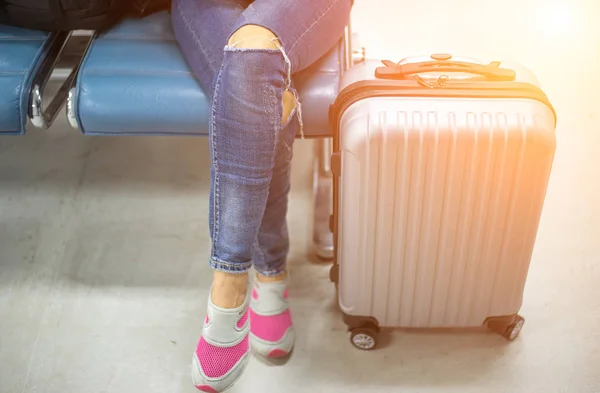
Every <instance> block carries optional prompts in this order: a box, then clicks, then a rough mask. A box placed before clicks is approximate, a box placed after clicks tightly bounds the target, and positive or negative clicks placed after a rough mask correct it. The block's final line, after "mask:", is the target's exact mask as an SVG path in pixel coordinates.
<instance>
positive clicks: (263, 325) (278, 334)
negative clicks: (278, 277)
mask: <svg viewBox="0 0 600 393" xmlns="http://www.w3.org/2000/svg"><path fill="white" fill-rule="evenodd" d="M287 286H288V280H287V279H285V280H282V281H276V282H269V283H264V282H260V281H258V279H255V280H254V288H253V289H252V299H251V300H250V346H251V347H252V350H253V351H254V352H255V353H257V354H258V355H261V356H264V357H267V358H281V357H285V356H287V355H289V353H290V352H291V351H292V348H293V347H294V342H295V341H296V334H295V332H294V326H293V324H292V316H291V313H290V306H289V304H288V300H287V299H288V290H287Z"/></svg>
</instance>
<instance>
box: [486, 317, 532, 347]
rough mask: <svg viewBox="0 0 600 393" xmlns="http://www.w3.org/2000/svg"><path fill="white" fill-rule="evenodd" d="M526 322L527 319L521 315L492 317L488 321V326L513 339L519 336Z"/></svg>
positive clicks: (509, 339)
mask: <svg viewBox="0 0 600 393" xmlns="http://www.w3.org/2000/svg"><path fill="white" fill-rule="evenodd" d="M524 324H525V319H524V318H523V317H522V316H520V315H514V316H511V317H497V318H491V319H490V320H489V321H488V327H489V328H490V329H491V330H492V331H493V332H495V333H498V334H499V335H501V336H502V337H504V338H506V339H507V340H508V341H513V340H514V339H516V338H517V337H518V336H519V333H521V330H523V325H524Z"/></svg>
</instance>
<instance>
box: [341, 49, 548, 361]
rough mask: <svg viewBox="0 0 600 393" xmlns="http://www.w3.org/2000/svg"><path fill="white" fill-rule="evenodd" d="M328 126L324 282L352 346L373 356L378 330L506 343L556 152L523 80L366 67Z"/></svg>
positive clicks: (534, 93) (423, 68)
mask: <svg viewBox="0 0 600 393" xmlns="http://www.w3.org/2000/svg"><path fill="white" fill-rule="evenodd" d="M330 120H331V124H332V127H333V135H334V137H333V155H332V159H331V170H332V172H333V176H334V193H333V194H334V201H333V202H334V209H333V216H332V220H331V226H332V228H331V229H332V231H333V233H334V254H335V260H334V264H333V266H332V268H331V279H332V281H333V282H334V283H336V286H337V292H338V294H337V297H338V303H339V307H340V309H341V311H342V313H343V316H344V322H345V323H346V325H347V326H348V329H349V331H350V333H351V334H350V337H351V343H352V344H353V345H355V346H356V347H357V348H359V349H365V350H368V349H372V348H374V347H375V346H376V344H377V335H378V333H379V329H380V328H383V327H401V328H441V327H448V328H458V327H460V328H466V327H475V326H482V325H483V326H487V327H488V328H490V329H491V330H492V331H494V332H496V333H499V334H501V335H503V336H504V337H506V338H507V339H509V340H513V339H515V338H516V337H517V335H518V334H519V332H520V330H521V328H522V326H523V323H524V319H523V318H522V317H521V316H519V315H518V312H519V309H520V307H521V304H522V300H523V292H524V287H525V281H526V277H527V273H528V269H529V264H530V259H531V256H532V251H533V247H534V243H535V238H536V233H537V229H538V224H539V221H540V216H541V213H542V207H543V203H544V198H545V194H546V188H547V184H548V179H549V176H550V172H551V167H552V162H553V159H554V152H555V126H556V114H555V111H554V109H553V107H552V105H551V104H550V102H549V101H548V98H547V97H546V95H545V94H544V93H543V91H542V90H541V89H540V87H539V85H538V83H537V81H536V80H535V77H534V76H533V75H532V73H531V72H529V71H527V70H526V69H524V68H521V67H518V66H509V65H507V64H501V63H500V62H491V63H481V62H477V61H475V60H471V59H457V58H453V57H452V56H451V55H447V54H435V55H432V56H429V57H421V58H409V59H406V60H404V61H401V62H399V63H397V64H396V63H392V62H390V61H384V62H378V61H373V60H367V61H366V62H364V63H362V64H360V65H357V66H354V67H353V68H352V69H350V70H349V71H348V72H347V73H346V74H345V75H344V76H343V79H342V86H341V91H340V94H339V96H338V97H337V99H336V101H335V103H334V104H333V105H332V106H331V108H330Z"/></svg>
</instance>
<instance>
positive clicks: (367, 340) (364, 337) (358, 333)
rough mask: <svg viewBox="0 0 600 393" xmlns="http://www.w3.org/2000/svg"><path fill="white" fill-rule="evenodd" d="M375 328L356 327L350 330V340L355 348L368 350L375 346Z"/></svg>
mask: <svg viewBox="0 0 600 393" xmlns="http://www.w3.org/2000/svg"><path fill="white" fill-rule="evenodd" d="M377 335H378V333H377V330H375V329H369V328H356V329H352V330H351V331H350V342H351V343H352V345H354V346H355V347H356V348H358V349H361V350H363V351H369V350H371V349H373V348H375V347H376V346H377Z"/></svg>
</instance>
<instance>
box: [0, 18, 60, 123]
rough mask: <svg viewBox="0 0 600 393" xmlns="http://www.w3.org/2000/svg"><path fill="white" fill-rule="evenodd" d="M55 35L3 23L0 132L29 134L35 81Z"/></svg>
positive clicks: (0, 36) (0, 63)
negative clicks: (28, 126) (29, 114)
mask: <svg viewBox="0 0 600 393" xmlns="http://www.w3.org/2000/svg"><path fill="white" fill-rule="evenodd" d="M51 37H52V35H50V34H48V33H45V32H41V31H34V30H27V29H21V28H17V27H11V26H5V25H0V135H11V134H12V135H20V134H23V133H25V127H26V125H27V118H28V112H29V110H30V105H31V102H30V97H31V94H30V93H31V88H32V83H33V80H34V78H35V76H36V73H37V72H38V70H39V68H40V66H41V64H42V63H43V61H44V60H45V59H46V57H47V55H48V53H49V49H50V47H51V45H50V41H51Z"/></svg>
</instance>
